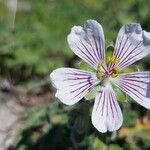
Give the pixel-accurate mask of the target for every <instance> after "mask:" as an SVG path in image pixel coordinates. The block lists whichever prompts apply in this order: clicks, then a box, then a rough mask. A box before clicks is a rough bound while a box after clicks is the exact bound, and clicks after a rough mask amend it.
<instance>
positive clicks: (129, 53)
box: [111, 23, 150, 68]
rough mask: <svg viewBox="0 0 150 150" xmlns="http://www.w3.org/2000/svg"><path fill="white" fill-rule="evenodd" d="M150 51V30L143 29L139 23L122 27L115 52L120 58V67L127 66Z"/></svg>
mask: <svg viewBox="0 0 150 150" xmlns="http://www.w3.org/2000/svg"><path fill="white" fill-rule="evenodd" d="M149 53H150V32H146V31H143V30H142V28H141V26H140V24H137V23H133V24H127V25H124V26H123V27H122V28H121V29H120V32H119V34H118V37H117V41H116V45H115V51H114V53H113V55H114V56H116V57H117V58H119V63H118V64H117V66H118V67H120V68H125V67H127V66H129V65H131V64H133V63H134V62H136V61H137V60H140V59H141V58H143V57H145V56H146V55H148V54H149ZM111 67H113V66H111Z"/></svg>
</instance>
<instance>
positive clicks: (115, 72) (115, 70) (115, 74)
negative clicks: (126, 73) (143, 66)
mask: <svg viewBox="0 0 150 150" xmlns="http://www.w3.org/2000/svg"><path fill="white" fill-rule="evenodd" d="M119 71H120V68H119V67H114V68H113V69H112V70H111V76H112V78H115V77H117V76H118V73H119Z"/></svg>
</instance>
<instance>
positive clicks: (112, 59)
mask: <svg viewBox="0 0 150 150" xmlns="http://www.w3.org/2000/svg"><path fill="white" fill-rule="evenodd" d="M118 62H119V58H118V57H116V56H108V57H107V64H109V63H113V64H117V63H118Z"/></svg>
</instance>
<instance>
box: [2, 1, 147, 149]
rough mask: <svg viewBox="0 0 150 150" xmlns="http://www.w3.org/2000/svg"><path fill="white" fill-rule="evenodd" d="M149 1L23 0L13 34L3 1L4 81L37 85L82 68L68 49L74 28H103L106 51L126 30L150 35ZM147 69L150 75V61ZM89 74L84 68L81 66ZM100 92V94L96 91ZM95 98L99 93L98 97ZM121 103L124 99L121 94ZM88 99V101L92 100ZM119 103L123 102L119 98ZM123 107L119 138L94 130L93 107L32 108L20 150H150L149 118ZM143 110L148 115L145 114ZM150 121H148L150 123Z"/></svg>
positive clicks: (124, 103) (127, 104) (52, 105)
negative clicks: (89, 23) (90, 22)
mask: <svg viewBox="0 0 150 150" xmlns="http://www.w3.org/2000/svg"><path fill="white" fill-rule="evenodd" d="M149 6H150V1H149V0H126V1H124V0H120V1H118V0H112V1H110V0H19V1H18V6H17V12H16V18H15V26H14V28H12V26H11V24H12V22H11V21H10V20H12V19H11V18H10V17H11V15H10V13H11V12H10V11H8V8H7V6H6V1H5V0H4V1H3V0H1V1H0V74H1V75H0V78H8V79H11V80H12V82H13V83H14V84H19V85H22V86H23V85H26V84H29V85H30V86H31V87H34V86H32V85H31V84H37V82H38V83H39V80H41V79H43V78H45V76H46V77H47V76H48V75H49V73H50V72H51V71H52V70H53V69H55V68H59V67H61V66H63V67H64V66H68V67H73V66H76V67H79V64H78V63H79V59H77V57H76V56H75V55H74V54H73V52H72V51H71V50H70V48H69V47H68V44H67V40H66V38H67V35H68V34H69V32H70V29H71V27H72V26H74V25H83V23H84V22H85V20H87V19H95V20H97V21H98V22H100V23H101V24H102V26H103V28H104V32H105V37H106V41H105V42H106V46H108V45H110V44H114V43H115V39H116V36H117V33H118V31H119V29H120V28H121V26H122V25H124V24H126V23H129V22H139V23H141V25H142V27H143V28H144V29H145V30H150V13H149ZM141 62H142V64H141V65H142V66H143V67H144V68H146V69H147V70H149V69H150V61H149V57H147V58H146V59H144V60H142V61H141ZM80 67H81V68H86V64H85V63H82V62H81V63H80ZM95 90H97V89H95ZM93 93H95V91H93ZM120 94H121V96H122V97H124V95H122V93H120ZM92 96H93V94H92V95H87V96H86V98H87V99H91V98H93V97H92ZM119 97H120V96H119ZM127 99H129V101H126V100H125V101H124V98H122V100H121V101H122V109H123V116H124V123H123V127H122V128H121V129H120V130H119V131H118V132H114V133H107V134H101V133H98V131H97V130H96V129H94V127H93V126H92V125H91V121H90V114H91V109H92V106H93V101H85V100H83V102H81V103H79V104H76V105H75V106H73V107H67V106H64V105H63V104H61V103H59V102H58V100H57V101H53V102H50V103H49V104H48V105H46V106H45V105H44V106H40V107H36V108H31V109H29V110H28V112H27V113H26V114H25V118H24V121H23V124H22V128H21V129H20V130H19V131H18V136H17V137H16V141H15V147H16V149H18V150H33V149H34V150H78V149H79V150H85V149H87V150H123V149H124V150H149V149H150V144H149V143H150V135H149V133H150V122H148V123H146V125H145V124H144V123H140V125H142V127H140V128H139V127H138V126H139V123H138V121H137V120H139V118H145V116H147V117H148V116H149V115H150V114H149V111H146V110H145V109H144V108H142V107H141V106H137V105H135V104H134V103H133V102H131V101H130V98H127ZM143 109H144V111H142V110H143ZM148 120H149V119H148Z"/></svg>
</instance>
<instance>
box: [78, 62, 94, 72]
mask: <svg viewBox="0 0 150 150" xmlns="http://www.w3.org/2000/svg"><path fill="white" fill-rule="evenodd" d="M78 66H79V68H80V69H81V70H86V71H90V72H95V69H94V68H92V67H91V66H90V65H88V64H87V63H86V62H84V61H80V62H79V63H78Z"/></svg>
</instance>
